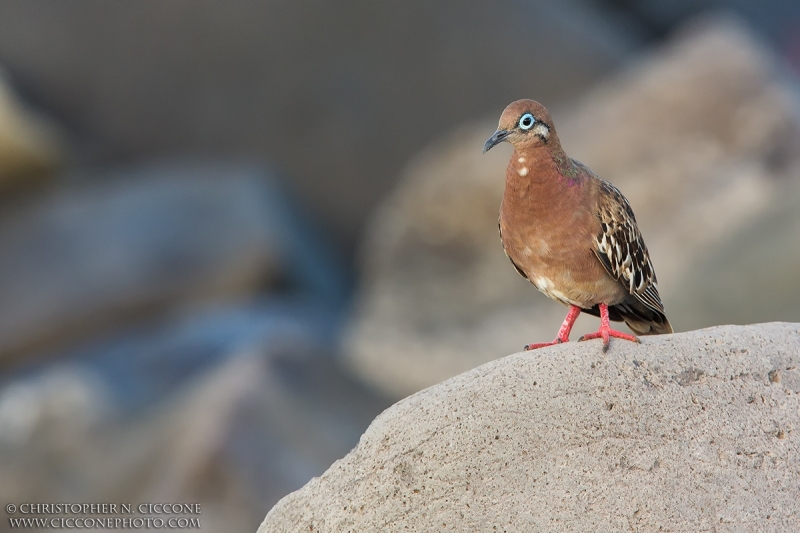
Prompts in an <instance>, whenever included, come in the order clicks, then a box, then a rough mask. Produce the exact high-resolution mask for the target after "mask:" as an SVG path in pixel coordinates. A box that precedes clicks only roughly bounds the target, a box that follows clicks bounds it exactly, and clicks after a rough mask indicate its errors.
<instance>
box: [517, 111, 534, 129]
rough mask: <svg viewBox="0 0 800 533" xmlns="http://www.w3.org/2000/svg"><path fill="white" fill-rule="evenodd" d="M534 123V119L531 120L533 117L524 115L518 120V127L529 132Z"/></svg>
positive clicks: (528, 114) (527, 114)
mask: <svg viewBox="0 0 800 533" xmlns="http://www.w3.org/2000/svg"><path fill="white" fill-rule="evenodd" d="M534 122H536V119H534V118H533V115H531V114H530V113H525V114H524V115H522V116H521V117H520V119H519V127H520V128H521V129H523V130H529V129H531V128H532V127H533V123H534Z"/></svg>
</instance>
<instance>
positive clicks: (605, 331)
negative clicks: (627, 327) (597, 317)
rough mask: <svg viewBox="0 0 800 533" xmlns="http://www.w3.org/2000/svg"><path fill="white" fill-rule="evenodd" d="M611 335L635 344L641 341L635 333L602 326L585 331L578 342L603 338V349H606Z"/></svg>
mask: <svg viewBox="0 0 800 533" xmlns="http://www.w3.org/2000/svg"><path fill="white" fill-rule="evenodd" d="M611 337H616V338H618V339H624V340H626V341H631V342H635V343H637V344H641V342H642V341H640V340H639V337H637V336H636V335H630V334H628V333H623V332H621V331H617V330H615V329H611V328H604V327H602V326H601V327H600V329H599V330H597V331H595V332H594V333H587V334H586V335H582V336H581V338H580V339H578V342H582V341H588V340H591V339H603V351H604V352H605V351H608V345H609V341H610V340H611Z"/></svg>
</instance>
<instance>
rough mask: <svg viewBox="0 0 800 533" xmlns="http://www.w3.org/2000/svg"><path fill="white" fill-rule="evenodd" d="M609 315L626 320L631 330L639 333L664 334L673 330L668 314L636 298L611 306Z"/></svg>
mask: <svg viewBox="0 0 800 533" xmlns="http://www.w3.org/2000/svg"><path fill="white" fill-rule="evenodd" d="M608 315H609V318H610V319H611V320H617V321H622V320H624V321H625V324H627V325H628V327H629V328H631V331H633V332H634V333H635V334H637V335H663V334H665V333H672V332H673V330H672V324H670V323H669V320H667V315H665V314H664V313H663V312H661V311H658V310H656V309H652V308H651V307H649V306H646V305H644V304H643V303H641V302H640V301H638V300H636V299H634V298H630V299H628V300H626V301H624V302H623V303H621V304H617V305H613V306H609V308H608Z"/></svg>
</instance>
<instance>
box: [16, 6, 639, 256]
mask: <svg viewBox="0 0 800 533" xmlns="http://www.w3.org/2000/svg"><path fill="white" fill-rule="evenodd" d="M615 11H616V10H611V9H604V8H603V7H602V6H601V5H599V3H597V2H585V1H582V0H569V1H565V2H531V1H529V0H511V1H507V2H485V1H482V0H469V1H462V2H461V3H460V7H459V8H457V9H454V8H453V7H452V6H450V5H447V4H440V3H436V2H429V1H427V0H406V1H404V2H396V3H384V2H374V1H371V0H346V1H340V2H335V3H329V2H307V1H306V2H302V1H301V2H278V3H273V2H269V3H262V2H242V3H238V4H237V5H236V7H235V8H230V7H229V6H227V5H223V4H218V3H216V2H203V3H202V7H198V3H197V2H196V1H194V0H175V1H172V2H164V3H156V4H154V3H140V2H120V3H105V2H97V1H89V2H81V3H78V4H74V5H70V6H68V5H66V4H61V3H58V2H54V3H45V4H40V5H34V4H32V3H27V2H10V3H0V61H2V62H4V63H5V64H7V65H8V67H9V69H10V70H11V72H12V73H13V74H14V76H15V79H19V80H20V83H24V86H25V87H26V89H27V90H28V92H29V94H30V95H31V96H32V97H33V98H35V99H36V101H37V102H38V103H39V104H40V105H42V106H44V107H46V108H47V109H51V110H53V111H54V112H56V113H57V115H58V116H59V117H61V118H62V119H63V120H64V121H65V122H66V124H67V125H68V126H69V127H70V128H71V129H74V130H75V131H77V132H80V134H81V135H82V136H83V140H84V141H85V144H86V145H87V150H86V152H87V153H88V154H90V155H89V157H92V158H94V161H97V160H99V161H101V162H106V161H109V160H113V161H119V160H120V159H123V160H138V159H142V158H152V157H161V156H163V155H164V154H175V153H179V154H194V153H203V154H208V155H210V156H212V157H246V158H250V159H255V160H262V159H266V160H268V161H270V162H272V163H274V164H275V165H276V166H278V167H279V168H281V169H285V171H286V172H285V173H284V176H283V177H286V178H288V179H291V180H292V183H291V186H292V187H291V188H292V190H293V191H296V192H297V193H298V195H299V196H300V197H301V199H302V201H303V204H304V205H308V206H309V207H310V208H311V209H312V211H313V213H314V215H315V216H316V218H318V219H319V220H322V221H323V222H324V223H325V225H326V227H328V228H329V230H330V233H331V235H332V236H333V237H334V238H335V239H336V242H337V244H340V245H344V246H343V247H346V249H348V250H352V248H354V246H355V243H356V239H357V237H359V235H360V233H361V230H362V227H363V223H364V220H365V219H366V216H367V214H368V212H369V211H370V210H371V209H372V208H373V207H374V204H375V202H376V201H377V200H378V199H379V198H381V197H382V196H383V195H384V194H385V193H386V192H387V191H388V190H389V189H390V187H391V185H392V184H393V183H394V182H395V181H396V179H397V177H398V172H399V171H400V170H401V168H402V166H403V165H404V164H405V163H406V161H407V160H408V158H409V155H410V154H413V153H415V152H416V151H418V150H419V149H420V148H421V147H423V146H425V145H426V144H427V143H429V142H430V141H431V140H433V139H435V138H436V136H438V135H441V134H442V133H444V132H446V131H447V130H448V129H450V128H452V126H453V125H454V124H458V123H459V122H461V121H463V120H465V119H467V118H469V117H474V116H475V114H476V113H481V112H483V111H484V110H485V109H486V105H487V104H488V105H495V106H501V105H502V104H503V102H504V101H507V100H509V99H513V98H514V97H515V95H518V94H520V93H521V92H525V91H530V90H535V91H536V92H537V93H538V94H540V95H545V96H542V98H547V99H549V100H553V99H555V98H565V97H567V96H569V95H575V94H578V93H579V92H580V91H581V90H583V89H585V88H586V86H587V84H588V83H590V82H591V81H592V80H596V79H597V78H598V77H599V76H600V75H601V74H602V73H604V72H606V71H608V70H609V69H611V68H613V67H614V66H616V65H619V63H620V61H621V60H622V59H624V58H625V57H627V56H628V55H629V54H631V53H632V52H633V51H634V50H636V49H637V48H638V47H639V46H640V43H641V42H642V40H643V39H642V38H641V36H640V35H639V33H638V31H637V28H636V27H635V26H634V25H632V24H630V23H629V22H630V21H625V20H624V19H623V18H620V17H616V16H615ZM98 20H102V21H104V22H103V24H98V23H97V21H98ZM142 28H147V31H142ZM232 58H235V59H232ZM94 161H93V162H94Z"/></svg>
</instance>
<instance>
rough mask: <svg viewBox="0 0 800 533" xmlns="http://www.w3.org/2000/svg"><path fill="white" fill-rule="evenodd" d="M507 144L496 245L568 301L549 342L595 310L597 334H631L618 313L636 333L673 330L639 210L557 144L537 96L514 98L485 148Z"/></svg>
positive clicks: (564, 335)
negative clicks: (618, 327) (617, 326)
mask: <svg viewBox="0 0 800 533" xmlns="http://www.w3.org/2000/svg"><path fill="white" fill-rule="evenodd" d="M502 141H508V142H510V143H511V144H512V145H513V146H514V151H513V153H512V154H511V160H510V161H509V164H508V168H507V169H506V184H505V192H504V194H503V202H502V204H501V206H500V223H499V226H500V237H501V240H502V243H503V249H504V250H505V252H506V255H508V257H509V259H511V262H512V264H513V265H514V267H515V268H516V269H517V271H518V272H519V273H520V274H521V275H522V276H524V277H525V278H527V279H528V280H530V281H531V283H533V284H534V285H535V286H536V288H537V289H539V290H540V291H542V292H543V293H545V294H546V295H547V296H549V297H550V298H553V299H554V300H557V301H559V302H561V303H563V304H565V305H569V306H570V312H569V313H568V314H567V318H566V319H565V320H564V323H563V324H562V326H561V329H560V330H559V334H558V337H556V340H555V341H553V342H551V343H541V344H529V345H528V346H526V349H533V348H539V347H542V346H548V345H551V344H557V343H560V342H567V341H568V340H569V332H570V330H571V329H572V325H573V323H574V322H575V319H576V318H577V317H578V315H579V314H580V312H581V311H583V312H585V313H590V314H592V315H595V316H599V317H600V319H601V326H600V329H599V330H598V331H597V333H591V334H589V335H584V336H583V337H582V338H581V340H586V339H589V338H598V337H602V338H603V349H604V350H605V349H606V348H607V347H608V340H609V337H619V338H623V339H627V340H632V341H637V342H638V339H637V338H636V337H634V336H632V335H628V334H625V333H621V332H618V331H615V330H612V329H611V328H610V327H609V325H608V320H609V319H610V320H615V321H621V320H624V321H625V323H626V324H627V325H628V327H630V328H631V330H633V331H634V332H635V333H637V334H639V335H652V334H661V333H672V326H671V325H670V323H669V321H668V320H667V317H666V315H665V314H664V306H663V304H662V303H661V297H660V296H659V294H658V289H657V288H656V274H655V271H654V270H653V265H652V263H651V262H650V255H649V254H648V252H647V247H646V246H645V244H644V241H643V240H642V235H641V233H640V232H639V228H638V227H637V226H636V217H635V216H634V214H633V210H632V209H631V207H630V204H629V203H628V200H626V199H625V197H624V196H623V195H622V193H621V192H620V191H619V190H618V189H617V188H616V187H614V186H613V185H612V184H610V183H608V182H607V181H604V180H602V179H600V178H599V177H597V176H596V175H595V174H594V173H593V172H592V171H591V170H590V169H589V168H588V167H586V166H585V165H583V164H581V163H579V162H578V161H575V160H574V159H571V158H569V157H568V156H567V155H566V154H565V153H564V150H563V149H562V148H561V143H560V141H559V139H558V135H557V134H556V130H555V127H554V126H553V122H552V119H551V118H550V114H549V113H548V112H547V109H545V108H544V106H542V105H541V104H539V103H538V102H535V101H533V100H518V101H516V102H513V103H512V104H510V105H509V106H508V107H507V108H506V109H505V111H503V114H502V116H501V117H500V124H499V127H498V128H497V131H496V132H495V133H494V135H492V137H491V138H490V139H489V140H488V141H487V142H486V144H485V146H484V152H486V151H487V150H489V149H490V148H492V147H493V146H494V145H496V144H498V143H500V142H502Z"/></svg>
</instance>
